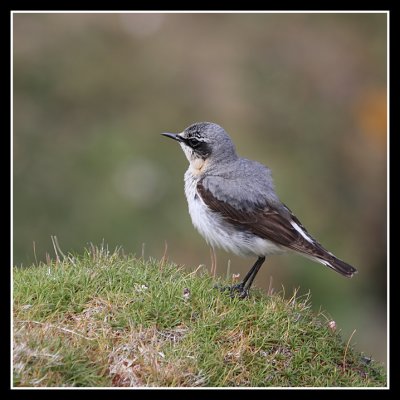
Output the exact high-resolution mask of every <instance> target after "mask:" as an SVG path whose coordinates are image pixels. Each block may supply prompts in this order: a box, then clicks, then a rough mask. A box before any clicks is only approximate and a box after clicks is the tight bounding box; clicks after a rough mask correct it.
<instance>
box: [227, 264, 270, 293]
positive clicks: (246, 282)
mask: <svg viewBox="0 0 400 400" xmlns="http://www.w3.org/2000/svg"><path fill="white" fill-rule="evenodd" d="M264 261H265V257H258V259H257V261H256V262H255V263H254V265H253V266H252V267H251V269H250V271H249V272H248V273H247V275H246V276H245V277H244V279H243V281H242V282H240V283H238V284H237V285H233V286H232V287H231V295H235V294H236V293H238V295H239V297H240V298H241V299H243V298H245V297H247V296H248V295H249V289H250V286H251V285H252V283H253V281H254V278H255V277H256V275H257V273H258V271H259V269H260V268H261V265H263V263H264Z"/></svg>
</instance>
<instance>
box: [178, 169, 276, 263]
mask: <svg viewBox="0 0 400 400" xmlns="http://www.w3.org/2000/svg"><path fill="white" fill-rule="evenodd" d="M197 181H198V179H196V177H195V176H193V175H192V174H191V172H190V171H189V170H188V171H187V172H186V173H185V194H186V198H187V201H188V205H189V214H190V217H191V218H192V222H193V225H194V226H195V228H196V229H197V230H198V231H199V233H200V234H201V235H202V236H203V237H204V239H205V240H206V241H207V243H208V244H209V245H210V246H212V247H219V248H223V249H224V250H226V251H227V252H231V253H234V254H237V255H240V256H257V257H261V256H268V255H271V254H277V253H281V252H282V251H283V250H282V248H281V247H280V246H277V245H275V244H273V243H272V242H270V241H269V240H266V239H262V238H260V237H258V236H255V235H253V234H252V233H250V232H244V231H240V230H237V229H235V227H234V226H233V225H231V224H229V223H227V222H226V221H225V220H224V219H223V218H222V217H220V216H219V215H218V214H216V213H215V212H213V211H210V210H209V209H208V207H207V206H206V205H205V204H204V203H203V201H202V200H201V198H200V195H199V194H198V193H197V191H196V184H197Z"/></svg>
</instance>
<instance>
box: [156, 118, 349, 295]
mask: <svg viewBox="0 0 400 400" xmlns="http://www.w3.org/2000/svg"><path fill="white" fill-rule="evenodd" d="M162 135H164V136H166V137H168V138H171V139H173V140H175V141H177V142H178V143H179V145H180V147H181V148H182V150H183V152H184V154H185V156H186V158H187V159H188V161H189V168H188V169H187V171H186V172H185V175H184V190H185V195H186V199H187V202H188V208H189V214H190V217H191V220H192V223H193V225H194V227H195V228H196V229H197V230H198V232H199V233H200V234H201V236H203V238H204V239H205V240H206V242H207V243H208V244H209V245H210V246H211V247H212V248H222V249H224V250H225V251H227V252H230V253H234V254H236V255H239V256H245V257H249V256H250V257H257V260H256V262H255V263H254V265H253V266H252V267H251V269H250V270H249V272H248V273H247V274H246V276H245V277H244V278H243V280H242V281H241V282H240V283H238V284H236V285H233V286H231V287H229V289H230V292H231V295H233V296H238V297H239V298H246V297H248V296H249V290H250V287H251V285H252V283H253V281H254V279H255V277H256V275H257V273H258V271H259V270H260V268H261V266H262V265H263V263H264V261H265V259H266V258H267V257H269V256H271V255H273V254H282V253H285V252H288V251H289V252H294V253H297V254H300V255H302V256H305V257H308V258H310V259H311V260H313V261H317V262H319V263H321V264H323V265H325V266H327V267H329V268H331V269H332V270H334V271H336V272H338V273H339V274H341V275H343V276H345V277H348V278H350V277H352V276H353V275H354V274H355V273H357V269H356V268H354V267H353V266H351V265H350V264H347V263H346V262H344V261H342V260H340V259H339V258H337V257H336V256H334V255H333V254H332V253H331V252H330V251H328V250H326V249H325V248H324V247H323V246H322V245H321V244H320V243H319V242H318V241H317V240H316V239H314V238H313V237H312V236H311V235H310V233H308V231H307V230H306V228H305V227H304V226H303V224H302V223H301V222H300V221H299V219H298V218H297V217H296V216H295V215H294V214H293V212H292V211H291V210H290V209H289V208H288V207H287V206H286V205H285V204H284V203H282V202H281V201H280V199H279V198H278V196H277V194H276V192H275V187H274V182H273V178H272V173H271V170H270V169H269V168H268V167H267V166H265V165H263V164H261V163H259V162H257V161H252V160H249V159H246V158H242V157H239V155H238V154H237V152H236V147H235V145H234V143H233V141H232V139H231V137H230V136H229V134H228V133H227V132H226V131H225V130H224V129H223V128H222V127H221V126H219V125H218V124H216V123H212V122H196V123H193V124H191V125H190V126H188V127H187V128H185V129H184V131H183V132H181V133H169V132H164V133H162Z"/></svg>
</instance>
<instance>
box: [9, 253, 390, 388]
mask: <svg viewBox="0 0 400 400" xmlns="http://www.w3.org/2000/svg"><path fill="white" fill-rule="evenodd" d="M13 278H14V287H13V295H14V313H13V327H14V335H13V343H14V345H13V369H14V386H17V387H27V386H28V387H31V386H41V387H43V386H81V387H82V386H85V387H88V386H90V387H100V386H107V387H109V386H136V387H140V386H156V387H165V386H175V387H181V386H186V387H199V386H200V387H202V386H204V387H224V386H245V387H262V386H275V387H278V386H279V387H281V386H286V387H288V386H296V387H329V386H330V387H332V386H348V387H354V386H385V385H386V376H385V372H384V369H383V367H382V366H381V365H379V364H377V363H375V362H374V361H371V360H369V359H367V358H366V357H363V356H362V355H361V354H359V353H357V352H356V351H354V350H353V349H352V346H351V345H350V340H349V339H347V340H346V341H343V340H342V338H341V336H340V333H339V332H337V331H335V330H334V329H332V326H331V325H329V319H328V318H327V317H325V316H324V315H323V314H322V313H320V314H318V315H316V314H315V313H314V312H313V311H312V310H311V308H310V303H309V299H308V298H304V297H297V296H296V294H293V296H292V297H291V298H290V299H285V298H284V297H283V295H282V294H275V295H272V296H266V295H265V294H263V293H261V292H259V291H257V290H253V291H252V292H251V296H250V298H249V299H247V300H239V299H236V298H233V299H232V298H230V297H229V296H228V295H227V294H226V293H221V292H220V291H218V290H216V289H214V288H213V287H214V284H215V283H216V282H215V279H213V278H212V277H211V276H210V275H209V274H208V273H207V271H204V269H203V268H198V269H197V270H196V271H193V272H188V271H187V270H185V269H183V268H181V267H178V266H176V265H172V264H169V263H165V262H160V261H155V260H148V261H145V260H143V259H137V258H135V257H133V256H126V255H124V254H123V253H122V252H121V251H115V252H114V253H112V254H110V253H109V252H108V251H107V250H105V249H104V248H101V249H97V248H92V249H91V250H90V251H86V252H85V254H84V255H82V256H79V257H72V256H69V257H64V260H60V259H58V260H57V261H49V262H48V263H47V264H46V265H45V264H41V265H39V266H32V267H30V268H26V269H20V268H15V269H14V271H13ZM219 283H227V282H224V281H223V280H220V281H219Z"/></svg>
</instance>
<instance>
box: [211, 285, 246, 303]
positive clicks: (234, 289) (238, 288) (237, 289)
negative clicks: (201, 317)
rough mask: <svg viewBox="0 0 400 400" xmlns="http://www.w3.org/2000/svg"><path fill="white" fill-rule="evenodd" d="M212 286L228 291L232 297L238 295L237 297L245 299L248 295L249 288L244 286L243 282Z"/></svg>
mask: <svg viewBox="0 0 400 400" xmlns="http://www.w3.org/2000/svg"><path fill="white" fill-rule="evenodd" d="M214 288H215V289H218V290H220V291H221V292H229V296H230V297H232V298H233V297H238V298H239V299H245V298H246V297H248V296H249V290H248V289H245V288H244V285H243V283H238V284H236V285H231V286H222V285H215V286H214Z"/></svg>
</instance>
